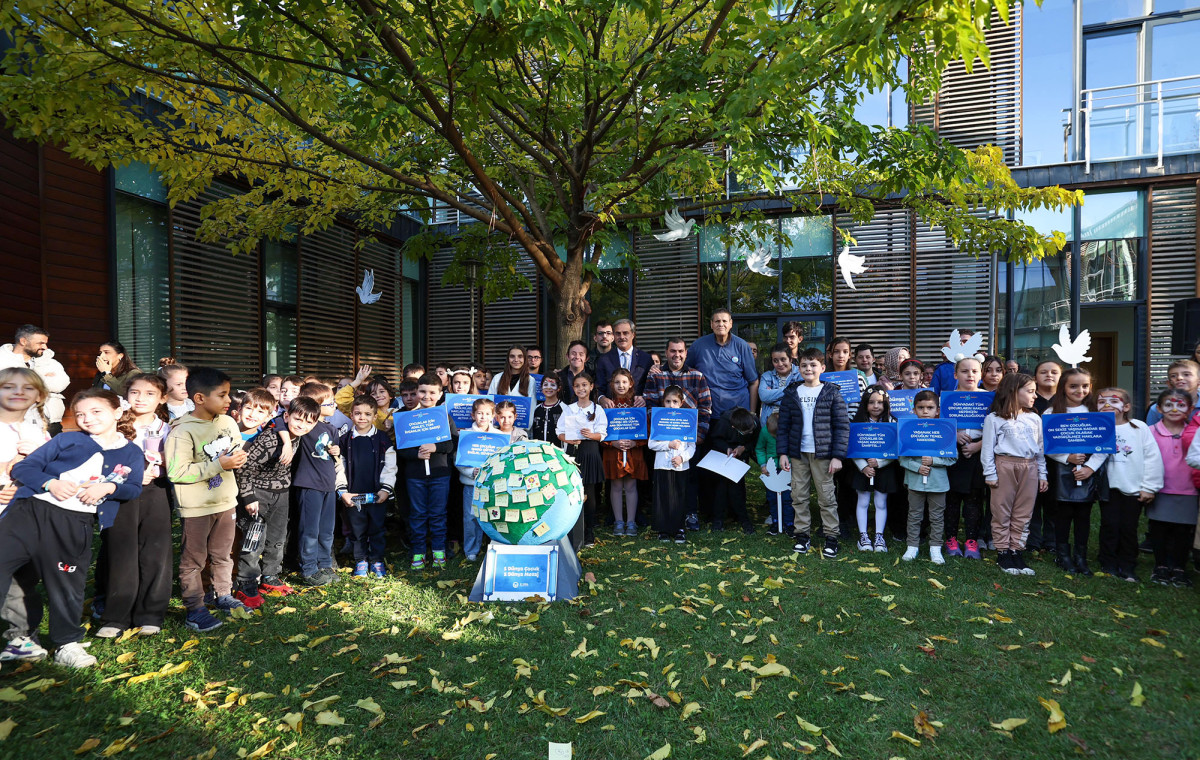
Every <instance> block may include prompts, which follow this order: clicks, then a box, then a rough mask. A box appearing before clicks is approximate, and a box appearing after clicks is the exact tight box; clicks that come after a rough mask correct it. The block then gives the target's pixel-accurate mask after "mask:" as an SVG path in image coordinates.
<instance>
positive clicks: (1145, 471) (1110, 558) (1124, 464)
mask: <svg viewBox="0 0 1200 760" xmlns="http://www.w3.org/2000/svg"><path fill="white" fill-rule="evenodd" d="M1132 406H1133V403H1132V400H1131V399H1130V396H1129V394H1128V393H1126V392H1125V391H1124V390H1123V389H1121V388H1105V389H1103V390H1102V391H1100V394H1099V396H1098V397H1097V399H1096V409H1097V411H1101V412H1108V413H1110V414H1112V415H1113V417H1115V418H1116V427H1117V453H1115V454H1113V455H1112V456H1111V457H1109V461H1108V468H1107V470H1108V498H1107V499H1104V500H1102V501H1101V502H1100V567H1102V568H1103V569H1104V572H1106V573H1108V574H1109V575H1111V576H1113V577H1114V578H1120V579H1121V580H1123V581H1129V582H1130V583H1137V582H1138V577H1137V575H1135V574H1134V571H1135V570H1136V568H1137V556H1138V546H1137V544H1138V542H1137V526H1138V518H1140V517H1141V516H1142V506H1143V505H1144V504H1147V503H1149V502H1151V501H1153V500H1154V494H1155V493H1156V492H1158V490H1159V489H1160V488H1162V486H1163V461H1162V455H1161V454H1160V453H1159V450H1158V446H1157V445H1156V444H1155V442H1154V436H1153V435H1151V433H1150V426H1149V425H1147V424H1146V423H1144V422H1141V421H1139V420H1135V419H1131V418H1130V416H1129V412H1130V409H1131V408H1132Z"/></svg>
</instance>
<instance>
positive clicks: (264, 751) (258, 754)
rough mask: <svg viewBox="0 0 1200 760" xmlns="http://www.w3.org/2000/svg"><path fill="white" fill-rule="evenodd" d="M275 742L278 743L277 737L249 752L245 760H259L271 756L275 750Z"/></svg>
mask: <svg viewBox="0 0 1200 760" xmlns="http://www.w3.org/2000/svg"><path fill="white" fill-rule="evenodd" d="M277 741H279V737H276V738H274V739H272V740H271V741H269V742H267V743H266V744H264V745H262V746H261V747H259V748H258V749H256V750H254V751H253V752H251V753H250V754H249V755H246V760H259V758H263V757H266V756H267V755H269V754H271V753H272V752H273V751H274V750H275V742H277Z"/></svg>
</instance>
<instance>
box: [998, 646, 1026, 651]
mask: <svg viewBox="0 0 1200 760" xmlns="http://www.w3.org/2000/svg"><path fill="white" fill-rule="evenodd" d="M996 648H997V649H999V650H1000V651H1001V652H1015V651H1017V650H1018V649H1020V648H1021V645H1020V644H997V645H996Z"/></svg>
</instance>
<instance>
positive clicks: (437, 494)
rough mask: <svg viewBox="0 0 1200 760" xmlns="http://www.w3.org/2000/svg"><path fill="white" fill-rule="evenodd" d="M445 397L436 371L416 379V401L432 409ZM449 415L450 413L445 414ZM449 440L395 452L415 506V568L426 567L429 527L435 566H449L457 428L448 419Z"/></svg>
mask: <svg viewBox="0 0 1200 760" xmlns="http://www.w3.org/2000/svg"><path fill="white" fill-rule="evenodd" d="M441 399H442V381H441V380H440V379H438V376H437V375H434V374H426V375H422V376H421V379H420V380H418V381H417V404H418V405H419V406H420V407H421V408H422V409H432V408H433V407H435V406H437V404H438V402H439V401H441ZM446 416H447V418H449V414H447V415H446ZM448 424H449V426H450V440H448V441H442V442H441V443H425V444H421V445H420V446H409V447H407V448H403V449H399V450H398V451H397V452H396V455H397V457H398V458H400V459H402V460H403V461H404V476H405V486H406V487H407V488H408V498H409V501H410V503H411V507H410V509H411V510H412V511H411V513H410V515H409V530H410V531H411V535H412V550H413V557H412V564H411V565H410V567H411V568H412V569H413V570H424V569H425V542H426V532H427V531H428V540H429V544H430V546H431V547H432V551H433V566H434V567H436V568H439V569H440V568H443V567H445V566H446V502H447V500H448V499H449V497H450V473H451V471H452V468H453V466H454V464H453V463H454V439H455V438H457V437H458V430H457V429H456V428H455V427H454V420H452V419H448Z"/></svg>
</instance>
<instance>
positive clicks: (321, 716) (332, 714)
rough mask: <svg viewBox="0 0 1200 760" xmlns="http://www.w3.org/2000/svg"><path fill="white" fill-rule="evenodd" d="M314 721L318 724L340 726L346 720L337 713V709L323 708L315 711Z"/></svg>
mask: <svg viewBox="0 0 1200 760" xmlns="http://www.w3.org/2000/svg"><path fill="white" fill-rule="evenodd" d="M316 722H317V725H318V726H341V725H344V724H345V723H346V720H345V719H344V718H342V716H340V715H338V714H337V710H325V711H323V712H319V713H317V721H316Z"/></svg>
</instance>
